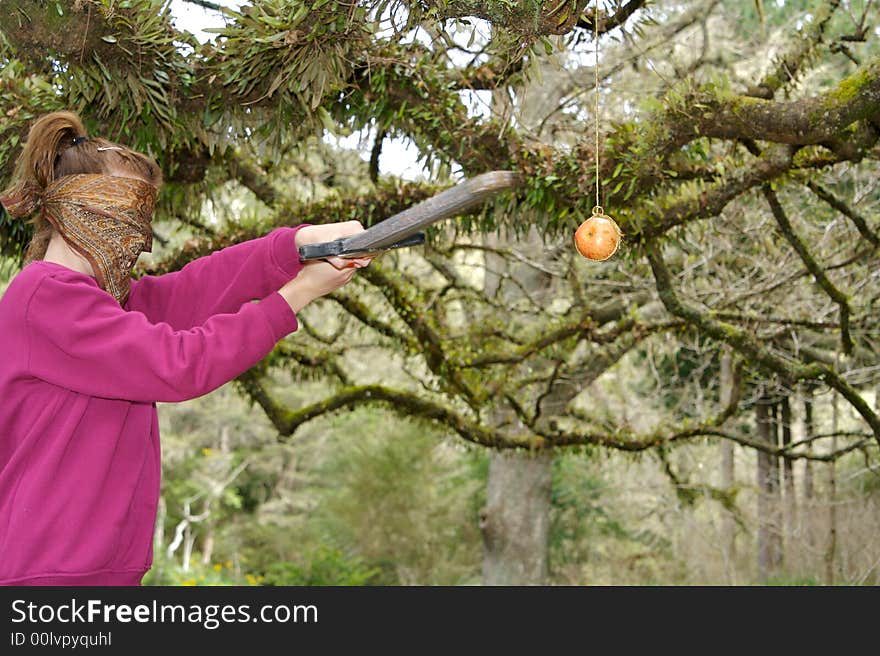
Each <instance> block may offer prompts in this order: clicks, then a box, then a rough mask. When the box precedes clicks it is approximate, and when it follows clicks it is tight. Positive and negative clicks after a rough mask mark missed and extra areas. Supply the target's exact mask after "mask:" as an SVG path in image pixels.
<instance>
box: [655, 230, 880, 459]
mask: <svg viewBox="0 0 880 656" xmlns="http://www.w3.org/2000/svg"><path fill="white" fill-rule="evenodd" d="M646 252H647V255H648V260H649V262H650V263H651V270H652V271H653V272H654V280H655V282H656V284H657V291H658V292H659V294H660V300H661V301H663V305H665V306H666V309H667V310H668V311H669V312H670V313H672V314H674V315H675V316H678V317H681V318H682V319H684V320H685V321H687V322H688V323H691V324H693V325H694V326H695V327H697V328H699V329H700V330H701V331H702V332H703V333H705V334H706V335H708V336H709V337H712V338H713V339H716V340H718V341H720V342H725V343H727V344H730V345H731V346H732V347H733V348H734V349H735V350H737V351H739V352H740V353H742V354H744V355H746V356H748V357H749V358H750V359H751V361H752V362H754V363H755V364H756V365H758V366H759V367H760V368H761V369H764V370H765V371H768V372H770V373H777V374H779V375H781V376H782V377H783V378H784V379H785V380H786V381H788V382H789V383H791V384H793V383H795V382H797V381H799V380H821V381H823V382H824V383H825V384H826V385H829V386H830V387H832V388H834V389H836V390H837V391H838V392H840V394H841V395H842V396H843V397H844V398H845V399H846V400H847V401H849V403H850V405H852V406H853V408H855V410H856V412H858V413H859V414H860V415H861V416H862V418H863V419H864V420H865V421H866V422H867V423H868V425H869V426H870V427H871V430H872V431H873V432H874V436H875V438H876V439H877V442H878V444H880V417H878V416H877V415H876V414H875V413H874V411H873V410H872V409H871V407H870V406H869V405H868V404H867V403H866V402H865V400H864V399H863V398H862V396H861V395H860V394H859V393H858V391H856V390H855V389H854V388H853V387H852V386H851V385H850V384H849V383H847V382H846V380H844V379H843V378H842V377H841V376H840V375H839V374H838V373H837V372H836V371H834V370H833V369H832V368H830V367H828V366H826V365H824V364H820V363H812V364H809V365H805V364H802V363H799V362H792V361H788V360H785V359H783V358H781V357H779V356H777V355H774V354H773V353H771V352H770V351H768V350H767V349H765V348H764V347H763V346H761V345H760V344H759V343H758V342H757V341H756V340H755V338H754V337H752V336H751V335H749V334H748V333H747V332H745V331H743V330H741V329H740V328H737V327H736V326H734V325H732V324H729V323H724V322H721V321H715V320H713V319H710V318H709V317H708V316H706V315H704V314H702V313H700V312H699V311H697V310H696V309H695V308H692V307H690V306H688V305H685V304H684V303H682V302H681V301H680V300H679V299H678V296H676V294H675V290H674V289H673V286H672V277H671V275H670V274H669V270H668V269H667V268H666V263H665V262H664V261H663V257H662V255H661V254H660V250H659V247H658V245H657V244H656V243H654V242H653V241H651V242H648V244H647V245H646Z"/></svg>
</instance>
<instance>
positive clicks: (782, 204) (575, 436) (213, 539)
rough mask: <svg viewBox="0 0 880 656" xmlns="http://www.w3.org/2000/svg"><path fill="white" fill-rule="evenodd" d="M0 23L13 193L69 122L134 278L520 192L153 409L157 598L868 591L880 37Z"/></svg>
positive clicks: (447, 228) (20, 239)
mask: <svg viewBox="0 0 880 656" xmlns="http://www.w3.org/2000/svg"><path fill="white" fill-rule="evenodd" d="M2 9H3V11H2V17H0V186H2V185H5V184H6V182H7V181H8V180H9V175H10V173H11V167H12V163H13V161H14V157H15V156H16V155H17V153H18V152H19V149H20V146H21V142H22V140H23V139H24V137H25V136H26V134H27V128H28V126H29V125H30V123H31V122H32V121H33V119H34V118H35V117H37V116H39V115H40V114H42V113H44V112H47V111H51V110H55V109H74V110H76V111H78V112H80V113H81V114H82V116H83V117H84V119H85V120H86V123H87V125H88V127H89V129H90V132H91V133H92V134H95V135H101V136H105V137H107V138H110V139H115V140H117V141H120V142H124V143H126V144H129V145H131V146H132V147H134V148H138V149H141V150H143V151H145V152H150V153H151V154H153V155H154V156H155V157H156V158H157V159H158V160H159V162H160V164H161V165H162V167H163V170H164V172H165V175H166V178H167V184H166V186H165V188H164V189H163V191H162V194H161V196H160V204H159V209H158V213H157V219H156V221H155V222H154V233H155V240H154V250H153V252H152V253H151V254H149V255H147V254H145V255H143V256H142V257H141V260H140V261H139V265H138V269H137V270H136V274H138V275H140V274H142V273H154V274H156V273H163V272H168V271H173V270H176V269H178V268H180V267H182V266H184V265H185V264H186V263H187V262H188V261H190V260H192V259H194V258H196V257H200V256H203V255H207V254H208V253H210V252H212V251H213V250H216V249H218V248H222V247H225V246H228V245H230V244H234V243H238V242H240V241H243V240H246V239H250V238H254V237H257V236H260V235H262V234H266V233H267V232H268V231H270V230H271V229H272V228H274V227H276V226H278V225H296V224H299V223H303V222H306V223H325V222H333V221H340V220H349V219H357V220H360V221H361V222H362V223H364V225H371V224H373V223H375V222H377V221H380V220H382V219H384V218H386V217H387V216H389V215H391V214H392V213H394V212H395V211H399V210H401V209H403V208H405V207H408V206H410V205H412V204H413V203H415V202H417V201H419V200H421V199H424V198H426V197H428V196H430V195H431V194H433V193H435V192H437V191H439V190H440V189H442V188H445V187H447V186H449V185H451V184H453V183H454V182H456V181H459V180H461V179H463V178H465V177H469V176H473V175H477V174H479V173H483V172H485V171H489V170H499V169H504V170H514V171H517V172H518V173H519V179H520V183H519V184H518V185H516V186H513V187H511V189H509V190H508V191H507V192H505V193H504V194H502V195H501V196H500V197H499V199H498V201H497V202H495V203H492V204H490V206H488V207H486V208H484V209H482V210H481V211H480V212H478V213H471V214H469V215H467V216H463V217H460V218H459V219H457V220H455V221H448V222H445V223H443V224H442V225H438V226H437V227H435V228H432V229H431V230H430V231H429V243H428V244H427V245H425V246H422V247H418V248H413V249H408V250H405V251H404V250H401V251H397V252H390V253H387V254H385V255H383V256H382V257H381V258H379V259H377V260H376V261H375V262H374V263H373V264H372V265H371V266H370V267H369V268H368V269H365V270H364V271H363V272H361V273H359V274H358V277H357V278H356V280H355V281H354V282H353V283H352V284H351V285H349V286H347V287H345V288H344V289H343V290H340V291H339V292H337V293H334V294H333V295H331V296H330V297H328V298H326V299H322V300H320V301H318V302H316V303H314V304H313V305H311V306H309V307H308V308H306V309H305V310H304V311H303V312H302V313H301V317H300V319H301V327H300V330H299V331H298V332H296V333H294V334H293V335H291V336H289V337H288V338H286V339H285V340H283V342H282V343H280V344H279V345H278V347H277V348H276V349H275V351H274V352H273V354H272V355H271V356H270V357H268V358H267V359H266V360H265V361H264V362H262V363H261V364H260V365H259V366H257V367H255V368H254V369H252V370H251V371H249V372H247V373H245V374H243V375H242V376H241V377H240V378H239V379H237V380H236V381H234V382H233V383H230V384H228V385H226V386H224V387H222V388H220V389H218V390H217V391H215V392H213V393H211V394H208V395H206V396H204V397H201V398H199V399H196V400H193V401H189V402H186V403H181V404H160V411H159V412H160V423H161V429H162V436H163V486H162V498H161V503H160V509H159V517H158V520H157V526H156V533H155V562H154V567H153V570H152V571H151V572H150V574H149V575H148V578H147V580H146V581H145V582H147V583H153V584H171V585H177V584H183V585H193V584H254V585H257V584H263V585H315V584H318V585H349V584H350V585H415V584H423V585H479V584H499V583H502V584H562V585H596V584H614V585H654V584H675V585H700V584H730V585H746V584H755V583H768V584H841V583H842V584H851V585H862V584H866V585H873V584H875V583H876V582H877V580H878V567H880V543H878V542H875V541H874V540H873V536H876V535H877V534H878V533H880V506H878V501H880V478H878V462H877V459H878V458H877V456H878V451H877V446H878V439H880V418H878V415H877V404H878V395H877V389H878V383H880V367H878V363H877V357H876V356H877V338H878V328H877V327H878V320H877V317H876V314H875V311H876V309H877V307H878V301H880V281H878V277H880V271H878V267H877V263H878V251H877V247H878V245H880V234H878V216H877V214H878V206H880V194H878V156H880V146H878V139H880V48H878V37H880V29H878V27H877V25H878V23H877V18H878V8H877V6H876V3H875V2H873V0H853V1H851V2H844V1H843V0H838V1H816V0H769V1H765V0H754V1H753V2H742V1H736V0H688V1H682V2H673V1H669V0H652V1H646V0H619V1H618V0H610V1H608V2H599V3H598V7H597V6H596V4H595V3H587V2H584V1H582V0H571V1H567V0H562V1H556V2H549V3H537V2H531V1H525V0H521V1H515V0H498V1H479V0H461V1H457V0H438V1H433V0H426V1H423V2H419V3H413V2H404V1H394V0H373V1H367V2H358V1H356V0H351V1H349V2H343V1H341V0H340V1H337V0H314V1H311V0H309V1H306V2H303V1H301V0H254V1H252V2H247V3H240V4H239V3H236V4H235V5H232V3H229V6H227V4H225V3H221V4H218V3H214V2H208V1H204V0H191V1H189V2H186V1H183V0H177V1H176V2H174V3H173V6H172V4H171V3H168V2H164V1H160V0H71V1H65V0H57V1H55V0H49V1H46V0H2ZM172 10H173V11H172ZM205 12H207V14H206V13H205ZM205 15H210V16H212V21H213V24H216V25H219V27H214V28H212V29H211V31H208V32H200V33H199V35H198V36H199V38H196V35H195V34H194V32H196V31H197V30H195V29H194V28H193V27H192V26H193V24H194V23H197V21H198V18H197V17H199V16H205ZM187 16H189V19H187V18H186V17H187ZM193 17H196V18H193ZM596 34H598V36H599V52H598V60H599V67H598V69H597V68H596V66H595V61H596V56H597V52H596V49H595V46H596V38H595V35H596ZM597 82H598V85H597ZM597 90H598V94H596V91H597ZM597 120H598V128H599V147H598V149H597V148H596V143H595V139H596V126H597ZM597 155H598V158H597ZM597 174H598V177H599V179H600V191H601V193H600V201H601V203H600V204H601V205H602V206H603V207H604V208H605V210H606V212H607V213H608V214H610V215H612V216H614V217H615V218H616V219H617V221H618V222H619V223H620V226H621V228H622V230H623V232H624V240H623V244H622V246H621V250H620V251H619V252H618V253H617V254H616V255H615V256H614V257H613V258H612V259H610V260H608V261H606V262H601V263H596V262H590V261H587V260H585V259H583V258H582V257H580V256H579V255H578V254H577V252H576V251H575V249H574V247H573V243H572V235H573V233H574V230H575V228H576V227H577V226H578V225H579V223H580V222H581V221H583V220H584V219H585V218H586V217H588V216H589V215H590V210H591V208H592V207H593V206H594V205H596V204H597V203H596V198H595V178H596V175H597ZM28 236H29V235H28V226H27V225H25V224H23V223H20V222H12V221H11V220H10V219H9V218H8V217H7V216H6V215H5V214H0V250H2V260H0V292H2V290H3V289H5V287H6V285H8V282H9V280H10V279H11V278H12V277H14V275H15V274H16V272H17V271H18V270H19V269H20V266H21V252H22V246H23V245H24V244H25V243H26V242H27V239H28Z"/></svg>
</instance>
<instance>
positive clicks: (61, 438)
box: [0, 112, 370, 585]
mask: <svg viewBox="0 0 880 656" xmlns="http://www.w3.org/2000/svg"><path fill="white" fill-rule="evenodd" d="M161 182H162V176H161V172H160V170H159V167H158V165H157V164H156V162H155V161H153V160H152V159H150V158H149V157H147V156H145V155H143V154H141V153H137V152H134V151H132V150H130V149H128V148H126V147H124V146H120V145H118V144H114V143H112V142H109V141H106V140H104V139H96V138H90V137H87V136H86V132H85V129H84V127H83V124H82V122H81V121H80V120H79V118H78V117H77V116H76V115H75V114H72V113H70V112H55V113H52V114H49V115H46V116H44V117H42V118H41V119H39V120H38V121H37V122H36V123H35V124H34V125H33V127H32V128H31V130H30V133H29V135H28V140H27V143H26V145H25V147H24V150H23V151H22V153H21V156H20V157H19V159H18V162H17V166H16V170H15V173H14V178H13V184H12V186H11V187H10V188H9V189H7V190H6V192H5V193H4V194H3V195H2V196H0V202H2V203H3V206H4V207H5V209H6V211H7V212H8V213H9V214H10V216H12V217H20V218H25V217H27V216H31V215H32V214H33V215H34V228H35V230H34V236H33V239H32V241H31V243H30V245H29V247H28V251H27V253H26V258H25V266H24V268H23V270H22V271H21V273H19V274H18V275H17V276H16V277H15V279H14V280H13V281H12V282H11V283H10V285H9V288H8V289H7V291H6V293H5V294H4V295H3V297H2V299H0V584H5V585H139V584H140V581H141V578H142V577H143V575H144V574H145V573H146V572H147V571H148V570H149V568H150V566H151V563H152V533H153V525H154V522H155V518H156V505H157V502H158V498H159V478H160V455H159V429H158V426H159V425H158V419H157V413H156V402H157V401H163V402H170V401H184V400H186V399H192V398H195V397H197V396H201V395H203V394H206V393H207V392H210V391H211V390H213V389H216V388H217V387H219V386H220V385H223V384H224V383H226V382H228V381H230V380H232V379H233V378H235V377H236V376H238V375H239V374H241V373H242V372H244V371H246V370H247V369H249V368H250V367H252V366H253V365H254V364H256V363H257V362H258V361H259V360H261V359H262V358H263V357H265V356H266V355H267V354H268V353H269V352H270V351H271V350H272V348H273V346H274V345H275V343H276V342H278V341H279V340H280V339H282V338H284V337H285V336H286V335H288V334H290V333H292V332H294V331H295V330H296V329H297V319H296V313H297V312H299V311H300V310H301V309H302V308H303V307H305V306H306V305H307V304H308V303H310V302H311V301H313V300H314V299H316V298H318V297H320V296H323V295H325V294H327V293H329V292H331V291H333V290H334V289H337V288H338V287H341V286H342V285H344V284H346V283H347V282H349V281H350V280H351V279H352V276H353V275H354V271H355V270H356V269H355V268H352V265H355V266H356V267H360V266H366V265H367V264H368V263H369V261H370V258H360V259H358V260H341V259H339V258H334V259H333V260H331V261H329V262H309V263H307V264H303V263H301V262H300V260H299V256H298V254H297V247H298V246H301V245H303V244H306V243H315V242H323V241H329V240H332V239H336V238H338V237H343V236H347V235H350V234H354V233H356V232H358V231H361V230H363V227H362V226H361V225H360V223H358V222H357V221H352V222H346V223H338V224H330V225H326V226H297V227H296V228H286V227H285V228H278V229H277V230H274V231H273V232H271V233H269V234H268V235H267V236H265V237H263V238H260V239H255V240H252V241H249V242H245V243H242V244H238V245H235V246H231V247H229V248H225V249H223V250H220V251H217V252H215V253H213V254H211V255H209V256H207V257H203V258H200V259H198V260H195V261H193V262H190V263H189V264H188V265H187V266H185V267H183V269H181V270H180V271H177V272H174V273H170V274H166V275H162V276H144V277H142V278H140V279H139V280H136V281H135V280H131V278H130V274H131V270H132V267H133V266H134V264H135V262H136V260H137V258H138V255H139V254H140V253H141V252H142V251H148V252H149V250H150V247H151V236H152V231H151V228H150V221H151V218H152V214H153V210H154V206H155V199H156V193H157V191H158V188H159V186H160V185H161ZM34 213H35V214H34ZM253 300H257V302H255V303H252V302H249V301H253Z"/></svg>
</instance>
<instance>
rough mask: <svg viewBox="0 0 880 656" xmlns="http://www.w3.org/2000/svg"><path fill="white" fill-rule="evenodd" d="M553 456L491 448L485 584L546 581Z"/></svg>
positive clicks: (482, 527)
mask: <svg viewBox="0 0 880 656" xmlns="http://www.w3.org/2000/svg"><path fill="white" fill-rule="evenodd" d="M552 463H553V458H552V456H551V455H550V454H548V453H538V454H530V453H522V452H518V451H517V452H493V453H492V454H491V455H490V461H489V482H488V486H487V493H486V497H487V498H486V507H485V508H484V509H483V512H482V513H481V517H480V530H481V531H482V534H483V584H484V585H546V583H547V537H548V530H549V527H550V490H551V474H552Z"/></svg>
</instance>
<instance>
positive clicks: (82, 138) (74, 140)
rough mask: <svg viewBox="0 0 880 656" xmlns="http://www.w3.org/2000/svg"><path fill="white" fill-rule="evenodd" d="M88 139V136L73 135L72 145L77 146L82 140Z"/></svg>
mask: <svg viewBox="0 0 880 656" xmlns="http://www.w3.org/2000/svg"><path fill="white" fill-rule="evenodd" d="M88 140H89V138H88V137H74V138H73V145H74V146H78V145H79V144H81V143H82V142H83V141H88Z"/></svg>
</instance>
